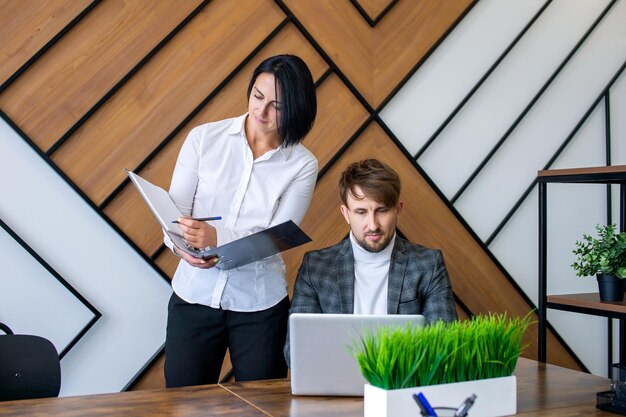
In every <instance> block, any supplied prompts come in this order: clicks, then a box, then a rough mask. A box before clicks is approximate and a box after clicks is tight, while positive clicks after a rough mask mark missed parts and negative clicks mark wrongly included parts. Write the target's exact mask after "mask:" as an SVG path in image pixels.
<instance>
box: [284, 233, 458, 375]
mask: <svg viewBox="0 0 626 417" xmlns="http://www.w3.org/2000/svg"><path fill="white" fill-rule="evenodd" d="M353 312H354V255H353V253H352V245H351V243H350V239H349V238H346V239H344V240H343V241H341V242H339V243H338V244H336V245H334V246H331V247H328V248H325V249H321V250H316V251H311V252H307V253H306V254H305V255H304V259H303V260H302V265H300V270H299V271H298V277H297V278H296V283H295V286H294V289H293V299H292V302H291V309H290V310H289V314H292V313H340V314H352V313H353ZM387 314H422V315H424V317H425V318H426V323H432V322H434V321H437V320H443V321H452V320H456V319H457V315H456V309H455V305H454V298H453V296H452V287H451V285H450V279H449V278H448V272H447V270H446V266H445V264H444V261H443V255H442V253H441V251H440V250H435V249H428V248H425V247H423V246H420V245H416V244H413V243H410V242H408V241H407V240H405V239H402V238H401V237H400V236H397V235H396V240H395V246H394V248H393V251H392V253H391V262H390V266H389V283H388V291H387ZM284 354H285V359H286V360H287V365H290V356H289V333H287V341H286V343H285V348H284Z"/></svg>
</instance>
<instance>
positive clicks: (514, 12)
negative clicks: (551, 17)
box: [381, 0, 544, 155]
mask: <svg viewBox="0 0 626 417" xmlns="http://www.w3.org/2000/svg"><path fill="white" fill-rule="evenodd" d="M543 4H544V1H543V0H528V1H515V2H506V1H499V0H483V1H480V2H478V3H477V4H476V5H475V6H474V8H473V9H472V10H471V11H470V12H469V14H468V15H467V16H466V17H465V18H464V19H463V20H462V21H461V22H460V23H459V24H458V26H457V27H456V28H455V30H454V31H453V32H452V33H451V34H450V35H448V38H447V39H446V42H445V46H444V47H442V48H438V49H437V50H435V51H434V52H433V54H432V55H431V56H430V57H429V58H428V60H427V61H426V62H424V63H423V64H422V66H421V67H420V69H419V71H417V72H416V73H415V75H413V76H412V77H411V79H410V80H409V81H408V82H407V83H406V84H405V86H404V88H402V90H401V91H400V92H399V93H398V94H397V95H396V96H394V98H393V99H392V100H391V101H390V102H389V103H388V104H387V106H385V108H384V109H383V111H382V112H381V117H382V119H383V120H384V122H385V123H386V124H387V125H388V126H389V127H390V128H391V130H392V131H393V132H394V134H395V135H396V136H397V137H398V138H400V140H401V141H402V143H403V145H404V146H405V147H406V148H407V149H408V151H409V152H410V153H411V154H412V155H415V154H416V152H417V151H418V150H419V149H420V148H421V147H422V145H423V144H424V143H425V142H426V141H427V140H428V138H429V137H430V136H431V135H432V134H433V133H434V132H435V131H436V130H437V128H438V127H439V126H440V125H441V124H442V123H443V122H444V120H445V119H446V118H447V117H448V115H449V114H450V113H451V112H452V111H453V110H454V108H455V107H456V106H457V105H458V104H459V103H460V102H461V101H462V100H463V98H464V97H465V96H466V94H467V92H468V91H469V90H470V89H471V88H473V87H474V85H476V83H478V81H479V80H480V79H481V78H482V76H483V75H484V74H485V72H487V71H488V69H489V67H491V66H492V64H493V62H494V61H495V60H497V59H498V57H499V56H500V54H502V53H503V52H504V51H505V50H506V48H507V47H508V46H509V45H510V44H511V43H512V42H513V40H514V39H515V37H516V36H517V35H518V34H519V33H520V32H521V31H522V29H523V28H524V26H525V25H526V24H527V23H528V22H529V21H530V20H531V19H532V17H533V16H534V14H535V13H536V12H537V11H538V10H539V9H540V8H541V6H542V5H543Z"/></svg>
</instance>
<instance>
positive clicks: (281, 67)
mask: <svg viewBox="0 0 626 417" xmlns="http://www.w3.org/2000/svg"><path fill="white" fill-rule="evenodd" d="M264 72H267V73H270V74H273V75H274V82H275V85H276V90H277V93H278V91H279V90H280V93H281V99H280V101H281V104H280V119H279V120H278V134H279V135H280V138H281V139H282V143H283V144H284V145H285V146H289V145H295V144H296V143H300V142H302V140H303V139H304V136H305V135H306V134H307V133H308V132H309V130H311V127H312V126H313V121H315V115H316V114H317V98H316V96H315V84H314V83H313V77H312V76H311V71H309V68H308V67H307V66H306V64H305V63H304V61H303V60H302V59H301V58H299V57H297V56H295V55H276V56H273V57H270V58H267V59H266V60H265V61H263V62H261V63H260V64H259V66H258V67H256V69H255V70H254V72H253V73H252V78H251V79H250V85H249V86H248V99H250V93H251V92H252V87H253V86H254V83H255V82H256V79H257V77H258V76H259V74H261V73H264ZM277 97H278V94H277Z"/></svg>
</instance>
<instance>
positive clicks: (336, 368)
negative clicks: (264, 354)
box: [289, 313, 424, 396]
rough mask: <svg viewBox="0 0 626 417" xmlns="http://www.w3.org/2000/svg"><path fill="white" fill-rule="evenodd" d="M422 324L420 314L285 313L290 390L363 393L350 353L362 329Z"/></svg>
mask: <svg viewBox="0 0 626 417" xmlns="http://www.w3.org/2000/svg"><path fill="white" fill-rule="evenodd" d="M408 323H412V325H414V326H421V325H423V324H424V316H421V315H397V314H396V315H393V314H391V315H354V314H301V313H294V314H292V315H291V316H290V317H289V339H290V349H291V350H290V355H291V393H292V394H294V395H345V396H350V395H352V396H359V395H363V386H364V384H365V383H366V381H365V378H363V376H362V375H361V371H360V370H359V365H358V363H357V361H356V359H355V358H354V357H353V356H352V353H351V349H352V346H354V342H357V343H358V342H359V341H360V336H361V335H362V334H363V332H364V330H365V329H369V330H370V331H375V329H376V327H377V326H379V325H398V326H402V327H404V326H406V325H407V324H408Z"/></svg>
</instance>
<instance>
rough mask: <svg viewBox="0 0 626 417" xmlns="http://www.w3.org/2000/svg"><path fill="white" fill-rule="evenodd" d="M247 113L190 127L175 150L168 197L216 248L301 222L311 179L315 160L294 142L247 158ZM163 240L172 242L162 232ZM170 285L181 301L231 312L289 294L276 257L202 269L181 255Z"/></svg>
mask: <svg viewBox="0 0 626 417" xmlns="http://www.w3.org/2000/svg"><path fill="white" fill-rule="evenodd" d="M246 117H247V114H244V115H243V116H240V117H236V118H232V119H226V120H222V121H218V122H214V123H207V124H204V125H201V126H198V127H196V128H194V129H193V130H192V131H191V132H190V133H189V135H188V136H187V139H186V140H185V142H184V143H183V146H182V148H181V150H180V154H179V156H178V160H177V162H176V167H175V169H174V175H173V176H172V183H171V186H170V191H169V193H170V196H171V197H172V199H173V200H174V202H175V203H176V205H177V206H178V208H179V209H180V211H181V213H183V214H184V215H191V216H193V217H209V216H222V220H218V221H214V222H211V225H213V226H215V228H216V230H217V245H218V246H221V245H224V244H226V243H228V242H231V241H233V240H236V239H238V238H241V237H243V236H247V235H250V234H252V233H255V232H258V231H261V230H264V229H266V228H268V227H271V226H274V225H277V224H280V223H283V222H285V221H287V220H293V221H294V222H295V223H296V224H300V222H301V221H302V219H303V218H304V215H305V214H306V211H307V208H308V207H309V203H310V201H311V196H312V194H313V189H314V188H315V181H316V179H317V159H315V156H314V155H313V154H312V153H311V152H310V151H309V150H307V149H306V148H305V147H304V146H302V145H300V144H298V145H294V146H288V147H283V146H281V147H279V148H278V149H275V150H271V151H268V152H266V153H265V154H263V155H262V156H260V157H258V158H257V159H256V160H254V159H253V156H252V150H251V149H250V146H249V145H248V141H247V139H246V133H245V129H244V124H245V120H246ZM164 241H165V244H166V245H167V246H168V247H169V248H170V249H171V248H172V245H173V244H172V241H171V240H170V239H169V237H167V235H165V238H164ZM172 287H173V289H174V291H175V292H176V294H177V295H178V296H179V297H180V298H182V299H183V300H185V301H187V302H189V303H194V304H203V305H207V306H210V307H213V308H222V309H225V310H233V311H260V310H264V309H267V308H269V307H272V306H274V305H276V304H277V303H278V302H279V301H280V300H282V299H283V298H284V297H286V296H287V283H286V281H285V265H284V263H283V260H282V257H281V256H280V254H278V255H274V256H270V257H268V258H265V259H263V260H260V261H257V262H253V263H251V264H248V265H244V266H241V267H239V268H234V269H230V270H227V271H222V270H220V269H218V268H210V269H200V268H195V267H192V266H190V265H189V264H188V263H187V262H185V261H184V260H182V259H181V261H180V263H179V264H178V268H177V269H176V273H175V274H174V278H173V280H172Z"/></svg>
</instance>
